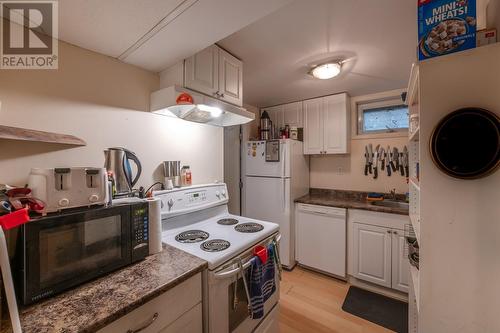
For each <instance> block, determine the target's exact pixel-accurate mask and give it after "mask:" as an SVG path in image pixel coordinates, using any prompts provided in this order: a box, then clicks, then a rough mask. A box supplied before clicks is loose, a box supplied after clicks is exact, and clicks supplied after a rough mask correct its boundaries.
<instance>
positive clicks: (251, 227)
mask: <svg viewBox="0 0 500 333" xmlns="http://www.w3.org/2000/svg"><path fill="white" fill-rule="evenodd" d="M262 229H264V226H263V225H262V224H258V223H255V222H250V223H242V224H238V225H237V226H236V227H234V230H236V231H239V232H246V233H252V232H259V231H261V230H262Z"/></svg>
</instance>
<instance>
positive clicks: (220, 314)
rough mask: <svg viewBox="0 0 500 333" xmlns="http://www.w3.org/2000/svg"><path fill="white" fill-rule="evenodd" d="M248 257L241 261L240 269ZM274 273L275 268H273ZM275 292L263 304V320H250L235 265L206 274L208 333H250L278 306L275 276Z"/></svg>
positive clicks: (277, 279)
mask: <svg viewBox="0 0 500 333" xmlns="http://www.w3.org/2000/svg"><path fill="white" fill-rule="evenodd" d="M250 258H251V257H249V258H247V260H243V263H244V264H243V266H244V267H245V266H246V268H244V269H245V271H247V270H248V269H249V265H248V264H246V263H247V262H248V260H249V259H250ZM276 269H277V268H276ZM275 282H276V291H275V292H274V293H273V294H272V295H271V297H269V298H268V299H267V300H266V302H265V303H264V316H263V317H262V318H259V319H252V318H251V317H250V315H249V312H248V299H247V296H246V292H245V285H244V282H243V278H242V275H241V273H240V270H239V269H238V266H237V265H236V264H232V265H228V266H225V267H223V268H221V269H220V270H216V271H210V272H209V273H208V314H209V318H208V321H209V332H210V333H229V332H232V333H247V332H252V331H253V330H254V329H255V328H256V327H257V326H258V325H259V324H260V323H261V321H262V320H263V319H264V318H266V316H267V315H268V314H269V313H270V312H271V311H272V309H273V307H274V306H275V305H276V304H277V303H278V302H279V293H280V290H279V282H280V281H279V274H278V272H276V274H275Z"/></svg>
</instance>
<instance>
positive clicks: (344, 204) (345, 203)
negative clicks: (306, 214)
mask: <svg viewBox="0 0 500 333" xmlns="http://www.w3.org/2000/svg"><path fill="white" fill-rule="evenodd" d="M367 194H368V192H358V191H343V190H327V189H316V188H312V189H310V190H309V194H306V195H304V196H303V197H300V198H298V199H295V202H297V203H304V204H309V205H319V206H330V207H339V208H352V209H363V210H371V211H374V212H381V213H390V214H400V215H408V209H405V208H395V207H383V206H375V205H373V204H372V203H371V202H368V201H366V195H367ZM397 199H398V200H403V199H404V195H400V194H398V195H397Z"/></svg>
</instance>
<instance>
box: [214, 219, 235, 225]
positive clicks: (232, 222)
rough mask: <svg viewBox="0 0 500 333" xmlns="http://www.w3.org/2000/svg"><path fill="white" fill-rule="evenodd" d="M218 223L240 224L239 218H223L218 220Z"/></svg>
mask: <svg viewBox="0 0 500 333" xmlns="http://www.w3.org/2000/svg"><path fill="white" fill-rule="evenodd" d="M217 224H221V225H234V224H238V220H237V219H231V218H229V219H221V220H219V221H217Z"/></svg>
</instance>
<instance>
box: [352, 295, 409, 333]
mask: <svg viewBox="0 0 500 333" xmlns="http://www.w3.org/2000/svg"><path fill="white" fill-rule="evenodd" d="M342 310H344V311H345V312H349V313H350V314H353V315H355V316H357V317H361V318H363V319H366V320H368V321H371V322H372V323H375V324H377V325H380V326H383V327H385V328H388V329H390V330H393V331H395V332H398V333H408V304H407V303H405V302H401V301H398V300H395V299H392V298H389V297H386V296H382V295H379V294H375V293H372V292H370V291H366V290H363V289H360V288H356V287H352V286H351V287H350V288H349V291H348V292H347V296H346V298H345V300H344V304H343V305H342Z"/></svg>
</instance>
